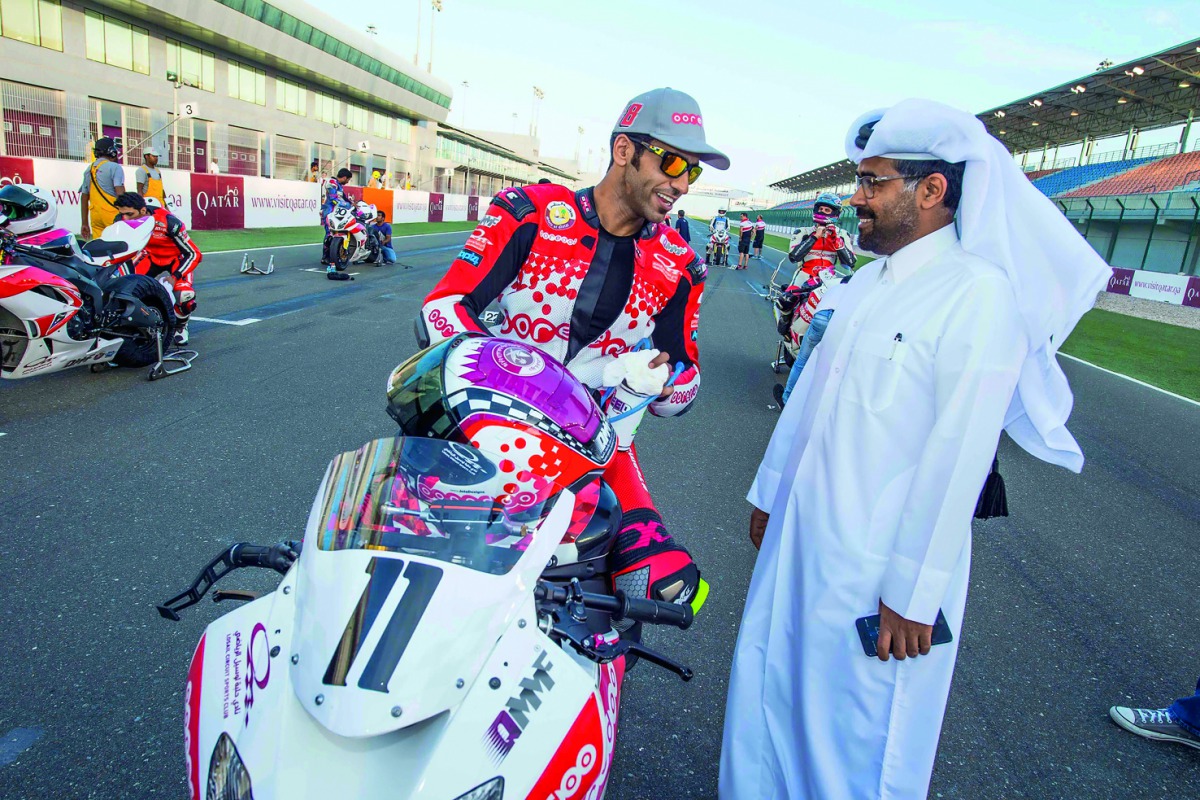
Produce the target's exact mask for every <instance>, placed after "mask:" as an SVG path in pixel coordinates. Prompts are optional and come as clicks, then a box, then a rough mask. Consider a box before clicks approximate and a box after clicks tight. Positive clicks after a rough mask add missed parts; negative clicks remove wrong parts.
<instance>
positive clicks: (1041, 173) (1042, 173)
mask: <svg viewBox="0 0 1200 800" xmlns="http://www.w3.org/2000/svg"><path fill="white" fill-rule="evenodd" d="M1060 169H1061V167H1058V168H1055V169H1035V170H1034V171H1033V172H1026V173H1025V177H1026V178H1029V180H1031V181H1036V180H1037V179H1038V178H1044V177H1046V176H1047V175H1053V174H1054V173H1056V172H1058V171H1059V170H1060Z"/></svg>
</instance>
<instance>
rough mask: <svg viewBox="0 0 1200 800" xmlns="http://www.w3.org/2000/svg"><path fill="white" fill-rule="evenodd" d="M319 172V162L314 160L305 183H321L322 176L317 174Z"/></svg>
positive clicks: (305, 177) (309, 166) (309, 167)
mask: <svg viewBox="0 0 1200 800" xmlns="http://www.w3.org/2000/svg"><path fill="white" fill-rule="evenodd" d="M319 170H320V166H319V165H318V164H317V160H316V159H315V158H314V159H313V160H312V163H311V164H309V165H308V174H307V175H305V176H304V181H305V183H319V182H320V180H321V178H320V176H319V175H318V174H317V173H318V172H319Z"/></svg>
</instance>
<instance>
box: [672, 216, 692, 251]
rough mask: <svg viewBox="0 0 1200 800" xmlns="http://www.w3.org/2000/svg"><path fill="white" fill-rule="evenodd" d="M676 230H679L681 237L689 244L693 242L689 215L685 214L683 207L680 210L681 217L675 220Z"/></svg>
mask: <svg viewBox="0 0 1200 800" xmlns="http://www.w3.org/2000/svg"><path fill="white" fill-rule="evenodd" d="M675 230H677V231H679V238H681V239H683V240H684V241H685V242H687V243H688V244H691V243H692V231H691V228H690V227H689V226H688V221H687V217H686V216H685V215H684V213H683V209H680V210H679V218H678V219H677V220H675Z"/></svg>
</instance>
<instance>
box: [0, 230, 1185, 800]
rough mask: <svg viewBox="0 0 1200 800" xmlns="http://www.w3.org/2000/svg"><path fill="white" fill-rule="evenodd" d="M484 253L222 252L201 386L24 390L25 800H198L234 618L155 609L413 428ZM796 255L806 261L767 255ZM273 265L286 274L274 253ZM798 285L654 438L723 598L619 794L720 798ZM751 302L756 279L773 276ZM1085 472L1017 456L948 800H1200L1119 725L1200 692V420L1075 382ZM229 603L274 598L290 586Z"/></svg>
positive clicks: (7, 457) (2, 549) (0, 442)
mask: <svg viewBox="0 0 1200 800" xmlns="http://www.w3.org/2000/svg"><path fill="white" fill-rule="evenodd" d="M465 236H466V234H465V233H454V234H444V235H437V236H428V237H421V238H419V239H408V240H404V241H403V242H401V243H400V247H399V249H400V251H401V252H400V253H399V256H400V260H401V262H402V263H405V264H410V265H411V267H412V268H411V269H407V270H405V269H402V268H401V267H371V266H365V267H362V268H360V269H359V270H358V271H359V272H360V273H361V274H360V275H359V276H358V279H357V280H356V281H354V282H347V283H340V284H339V283H332V282H329V281H326V280H325V278H324V276H323V275H321V274H318V273H311V272H304V271H303V269H304V268H315V267H317V263H316V261H317V249H316V248H315V247H314V248H292V249H278V250H276V251H274V252H275V255H276V260H275V264H276V272H275V273H274V274H273V275H271V276H265V277H264V276H243V275H239V274H238V269H237V268H238V265H239V264H240V262H241V254H240V253H230V254H217V255H210V256H208V257H207V258H206V259H205V261H204V264H203V266H202V267H201V270H202V272H201V278H200V284H199V299H200V302H201V306H200V308H199V310H198V312H197V313H198V314H199V315H200V316H203V317H207V318H214V319H224V320H227V321H234V320H244V319H250V318H257V319H260V320H262V321H261V322H256V323H251V324H247V325H244V326H232V325H222V324H219V323H201V322H197V323H194V328H193V344H194V346H195V347H196V349H198V350H199V351H200V352H201V355H200V358H199V359H198V360H197V361H196V365H195V368H194V369H193V370H192V371H191V372H188V373H185V374H183V375H178V376H174V377H171V378H167V379H164V380H162V381H158V382H155V383H147V382H146V380H145V378H144V371H143V370H137V371H116V372H110V373H105V374H100V375H91V374H88V373H87V372H86V371H80V370H74V371H71V372H67V373H62V374H59V375H52V376H46V377H43V378H37V379H32V380H27V381H23V382H13V383H6V384H4V385H3V386H0V432H2V433H4V434H5V435H4V436H3V437H0V454H3V463H4V464H6V465H7V469H6V472H7V480H6V482H5V490H4V494H3V498H2V501H0V505H2V507H3V514H2V516H0V531H2V533H0V648H2V650H0V652H3V658H2V659H0V797H3V798H6V799H7V798H13V799H16V798H22V799H23V798H30V799H31V800H32V799H33V798H64V797H66V798H158V797H167V798H178V797H182V796H184V795H185V789H184V777H183V758H182V735H181V733H182V687H183V683H184V676H185V672H186V669H187V664H188V660H189V658H190V656H191V653H192V649H193V648H194V646H195V643H196V641H197V640H198V639H199V637H200V634H201V633H202V632H203V629H204V626H205V624H206V623H207V622H208V621H210V620H211V619H213V618H214V617H215V616H217V615H218V613H219V612H220V611H221V609H220V608H214V607H213V606H212V605H211V604H209V603H207V602H206V603H204V604H202V605H201V606H199V607H197V608H195V609H192V610H191V611H190V613H188V614H187V615H186V616H185V617H184V621H183V622H181V623H169V622H166V621H163V620H161V619H160V618H159V617H158V616H157V614H156V613H155V612H154V609H153V604H154V603H155V602H160V601H162V600H163V599H165V598H166V597H168V596H170V595H173V594H174V593H176V592H177V591H179V590H180V589H182V588H183V587H184V586H185V585H186V584H187V582H188V581H190V580H191V578H192V577H193V576H194V575H195V573H196V572H197V570H199V568H200V567H201V566H203V565H204V564H205V563H206V562H207V561H208V560H209V559H210V558H211V557H212V556H213V555H214V554H215V553H216V552H218V551H219V550H220V549H221V548H223V547H224V546H226V545H227V544H229V543H230V542H233V541H238V540H250V541H256V542H269V541H274V540H277V539H280V538H283V537H297V536H299V534H300V533H301V532H302V530H303V525H304V520H305V518H306V515H307V513H308V509H309V506H310V504H311V501H312V495H313V492H314V491H315V490H316V487H317V484H318V483H319V481H320V477H321V474H322V473H323V471H324V468H325V465H326V464H327V463H328V461H329V459H330V458H331V457H332V456H333V455H335V454H337V453H339V452H342V451H344V450H348V449H352V448H354V447H357V446H358V445H360V444H361V443H362V442H364V441H366V440H367V439H370V438H373V437H377V436H385V435H390V434H391V433H392V432H393V430H394V427H393V426H392V424H391V421H390V420H389V419H388V417H387V416H386V414H385V413H384V398H383V386H384V381H385V379H386V376H387V374H388V372H389V371H390V370H391V368H392V367H393V366H395V364H396V363H398V362H399V361H400V360H402V359H403V358H405V357H406V356H408V355H410V354H411V353H412V352H414V350H415V345H414V344H413V337H412V319H413V317H414V315H415V314H416V312H417V309H418V306H419V303H420V300H421V298H422V297H423V295H424V294H425V292H426V291H427V290H428V289H429V288H430V287H431V286H432V284H433V283H434V281H435V280H436V279H437V277H438V276H439V275H440V273H441V271H442V269H443V268H444V266H445V265H446V263H447V262H448V261H449V259H450V258H451V257H452V256H453V253H454V251H455V250H456V249H457V247H458V245H459V244H460V243H461V242H462V241H463V239H464V238H465ZM767 253H768V255H770V256H772V257H774V258H778V257H779V254H778V253H774V252H772V251H771V250H770V249H768V250H767ZM253 255H254V256H255V258H256V260H258V261H259V263H260V264H261V263H263V262H265V261H266V259H267V256H268V253H266V252H259V253H255V254H253ZM768 274H769V268H767V267H764V266H762V265H761V264H759V263H757V262H756V263H755V265H754V266H753V267H751V269H750V270H748V271H746V272H734V271H729V270H724V269H714V270H713V271H712V272H711V274H710V278H709V282H708V287H707V290H706V297H705V304H704V314H703V325H702V327H701V349H702V354H703V363H704V387H703V391H702V392H701V394H700V399H699V401H698V403H697V406H696V408H695V409H694V410H693V411H692V412H691V413H690V414H688V415H687V416H685V417H683V418H680V419H676V420H656V419H648V420H647V422H645V423H644V424H643V426H642V430H641V432H640V435H639V442H640V445H641V447H640V450H641V453H642V459H643V465H644V468H645V472H646V474H647V477H648V480H649V481H650V485H651V488H652V489H653V490H654V493H655V496H656V498H657V500H658V502H659V505H660V508H661V510H662V511H663V513H664V516H665V517H666V519H667V522H668V524H669V525H670V527H671V529H672V531H673V532H674V533H675V534H676V535H677V536H678V537H679V538H680V539H681V540H682V541H683V542H684V543H686V544H687V545H688V547H689V548H691V550H692V552H693V554H694V555H695V556H696V558H697V560H698V561H699V563H700V564H701V566H702V569H703V570H704V574H705V577H706V578H707V579H708V580H709V581H710V582H711V583H712V586H713V593H712V595H711V596H710V599H709V601H708V604H707V605H706V607H705V609H704V612H703V614H702V615H701V617H700V618H699V620H698V621H697V623H696V625H695V626H694V627H693V628H692V630H690V631H688V632H679V631H673V630H656V631H652V632H651V634H650V635H649V637H648V642H649V643H650V644H651V645H652V646H654V647H656V648H658V649H659V650H661V651H663V652H665V653H667V654H669V655H671V656H673V657H675V658H676V659H678V660H680V661H682V662H684V663H686V664H689V665H690V666H692V667H693V668H694V669H695V670H696V673H697V675H696V678H695V680H693V681H692V682H691V683H688V684H685V683H682V682H680V681H679V680H678V679H677V678H675V677H674V676H672V675H670V674H668V673H665V672H663V671H661V670H658V669H656V668H654V667H652V666H650V665H647V664H642V665H641V666H639V667H637V668H636V669H635V670H634V671H633V672H632V673H631V674H630V676H629V680H628V683H627V684H626V689H625V693H624V697H623V702H622V714H621V725H620V737H619V744H618V753H617V757H616V761H615V764H614V767H613V778H612V782H611V785H610V790H609V792H608V797H609V798H614V799H616V800H634V799H635V798H636V799H638V800H640V799H641V798H666V797H679V798H708V797H713V796H715V794H716V777H717V764H718V756H719V749H720V739H721V727H722V720H723V716H724V708H725V704H724V696H725V689H726V686H727V680H728V670H729V663H730V660H731V656H732V651H733V646H734V642H735V639H736V636H737V625H738V621H739V619H740V614H741V609H742V603H743V600H744V597H745V591H746V587H747V585H748V583H749V578H750V572H751V570H752V568H753V565H754V556H755V554H754V551H753V549H752V548H751V547H750V546H749V545H748V543H747V541H746V533H745V529H746V517H747V512H748V507H747V506H746V504H745V502H744V500H743V497H744V495H745V491H746V489H747V487H748V485H749V483H750V481H751V478H752V476H753V473H754V470H755V468H756V466H757V464H758V460H759V458H760V456H761V454H762V451H763V449H764V447H765V445H766V442H767V440H768V438H769V436H770V433H771V431H772V429H773V426H774V424H775V421H776V419H777V418H778V415H777V411H776V410H775V409H774V408H773V407H772V406H771V402H772V401H771V395H770V388H771V384H772V383H773V382H775V381H776V380H782V376H781V377H779V378H776V377H775V376H773V375H772V374H771V373H770V371H769V370H768V369H767V366H766V365H767V362H768V361H769V360H770V358H771V357H772V356H773V355H774V334H773V328H774V325H773V323H772V321H771V315H770V308H769V306H768V304H767V302H766V301H765V300H763V299H761V298H760V297H759V296H758V294H757V293H756V291H755V289H754V287H753V286H751V285H750V284H751V283H753V284H761V283H762V282H763V281H765V280H766V278H767V276H768ZM748 281H749V283H748ZM1064 368H1065V369H1066V371H1067V374H1068V375H1069V376H1070V378H1071V381H1072V386H1073V387H1074V389H1075V391H1076V398H1077V399H1076V408H1075V413H1074V415H1073V417H1072V424H1071V428H1072V430H1073V431H1074V433H1075V434H1076V436H1077V437H1078V438H1079V440H1080V442H1081V444H1082V445H1083V449H1084V452H1085V453H1086V454H1087V456H1088V464H1087V466H1086V467H1085V469H1084V473H1083V475H1082V476H1074V475H1071V474H1069V473H1066V472H1065V471H1062V470H1058V469H1054V468H1051V467H1048V466H1046V465H1044V464H1041V463H1040V462H1037V461H1035V460H1034V459H1032V458H1030V457H1028V456H1026V455H1025V454H1024V453H1022V452H1021V451H1019V450H1018V449H1017V448H1016V447H1015V446H1014V445H1013V444H1012V443H1011V442H1008V441H1007V440H1006V441H1005V442H1004V444H1003V447H1002V451H1001V458H1002V462H1003V467H1002V469H1003V472H1004V475H1005V479H1006V481H1007V484H1008V492H1009V498H1010V502H1011V505H1012V516H1011V517H1009V518H1008V519H1007V520H994V521H990V522H987V523H982V524H978V525H977V526H976V535H975V545H974V553H975V565H974V572H973V575H972V586H971V595H970V601H969V603H968V616H967V619H966V621H965V625H964V632H963V641H962V649H961V652H960V658H959V662H958V670H957V674H956V679H955V683H954V688H953V691H952V693H951V698H950V707H949V711H948V713H947V716H946V723H945V728H944V731H943V736H942V742H941V748H940V751H939V754H938V763H937V768H936V769H935V773H934V779H933V786H932V790H931V794H930V796H931V797H946V798H964V799H968V798H969V799H971V800H974V799H976V798H1013V797H1025V798H1060V797H1061V798H1067V797H1070V798H1076V797H1079V798H1092V797H1118V796H1120V797H1128V798H1160V797H1174V798H1178V797H1197V796H1200V768H1198V767H1200V753H1198V752H1197V751H1194V750H1189V749H1187V748H1183V747H1180V746H1178V745H1163V744H1155V743H1152V742H1147V741H1144V740H1141V739H1138V738H1136V737H1133V736H1131V735H1129V734H1127V733H1125V732H1123V731H1120V730H1119V729H1117V728H1116V727H1115V726H1114V725H1113V724H1112V723H1111V722H1109V721H1108V719H1107V718H1106V715H1105V711H1106V709H1107V707H1108V706H1109V705H1111V704H1133V705H1153V706H1159V705H1166V704H1167V703H1168V702H1170V700H1171V699H1173V698H1175V697H1176V696H1180V695H1183V694H1187V693H1190V691H1191V689H1192V685H1193V681H1194V679H1195V677H1196V673H1197V672H1200V646H1198V645H1197V642H1196V618H1197V611H1198V607H1197V601H1196V587H1197V586H1200V559H1197V558H1196V557H1195V553H1196V550H1197V546H1198V545H1200V493H1198V492H1197V489H1196V487H1197V485H1198V482H1200V459H1197V450H1198V448H1200V445H1198V443H1200V408H1197V407H1196V406H1193V405H1190V404H1187V403H1183V402H1182V401H1179V400H1176V399H1173V398H1170V397H1167V396H1165V395H1162V394H1159V393H1156V392H1153V391H1151V390H1149V389H1146V388H1143V387H1140V386H1137V385H1135V384H1132V383H1129V382H1126V381H1122V380H1120V379H1119V378H1115V377H1113V376H1110V375H1106V374H1105V373H1102V372H1100V371H1098V370H1094V369H1092V368H1090V367H1087V366H1083V365H1080V364H1076V363H1074V362H1070V361H1066V362H1064ZM227 586H228V587H229V588H249V589H259V590H264V589H268V588H269V587H270V586H271V580H270V579H269V577H267V576H265V575H260V576H251V575H239V576H235V577H234V578H233V579H230V580H228V581H227Z"/></svg>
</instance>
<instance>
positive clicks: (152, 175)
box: [133, 147, 167, 208]
mask: <svg viewBox="0 0 1200 800" xmlns="http://www.w3.org/2000/svg"><path fill="white" fill-rule="evenodd" d="M133 177H134V182H135V183H137V190H138V194H140V195H141V196H142V197H153V198H155V199H156V200H158V202H159V203H161V204H162V206H163V208H166V207H167V198H166V195H165V194H164V193H163V182H162V173H161V172H159V171H158V151H157V150H155V149H154V148H153V147H147V148H146V150H145V151H144V152H143V153H142V165H141V166H140V167H138V168H137V172H135V173H134V176H133Z"/></svg>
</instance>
